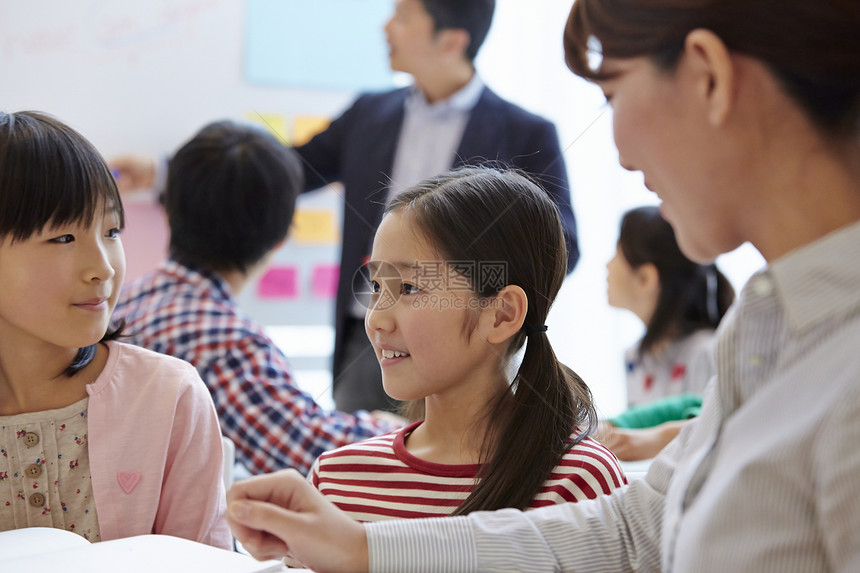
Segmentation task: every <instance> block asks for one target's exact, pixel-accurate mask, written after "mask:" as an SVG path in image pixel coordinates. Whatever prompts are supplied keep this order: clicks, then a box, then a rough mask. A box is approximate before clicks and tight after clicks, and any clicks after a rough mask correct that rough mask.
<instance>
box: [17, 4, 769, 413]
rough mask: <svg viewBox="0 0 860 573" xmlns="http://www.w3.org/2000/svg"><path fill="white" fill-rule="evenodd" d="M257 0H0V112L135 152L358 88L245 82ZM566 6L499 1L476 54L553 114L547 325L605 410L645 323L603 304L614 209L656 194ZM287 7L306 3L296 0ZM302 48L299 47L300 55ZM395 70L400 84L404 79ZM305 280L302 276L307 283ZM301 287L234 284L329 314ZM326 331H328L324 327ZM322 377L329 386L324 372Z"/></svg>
mask: <svg viewBox="0 0 860 573" xmlns="http://www.w3.org/2000/svg"><path fill="white" fill-rule="evenodd" d="M259 1H263V0H244V1H241V0H153V1H151V2H131V1H129V0H122V1H107V0H79V1H73V2H70V1H68V0H31V1H29V2H14V3H13V2H4V3H2V4H0V70H2V76H0V109H3V110H7V111H15V110H20V109H40V110H45V111H48V112H50V113H52V114H54V115H56V116H58V117H60V118H61V119H63V120H65V121H66V122H68V123H70V124H71V125H72V126H74V127H75V128H77V129H79V130H80V131H81V132H82V133H84V134H85V135H86V136H87V137H89V138H90V139H91V140H92V141H93V142H94V143H95V144H96V146H98V147H99V149H100V150H101V151H102V152H103V154H104V155H106V156H108V157H110V156H113V155H116V154H119V153H124V152H129V151H134V152H140V153H146V154H158V155H161V154H166V153H169V152H171V151H172V150H174V149H176V148H177V147H178V146H179V145H180V144H181V143H182V142H183V141H184V140H186V139H187V138H188V137H189V136H190V135H191V134H192V133H193V132H194V131H195V130H197V129H198V128H199V127H201V126H202V125H204V124H205V123H207V122H209V121H212V120H215V119H220V118H233V119H247V118H248V117H253V116H254V115H257V116H261V115H268V114H274V116H275V117H280V118H282V119H283V120H284V121H285V122H286V123H287V124H290V122H291V121H292V120H293V119H294V118H296V117H299V116H310V117H316V116H322V117H332V116H334V115H336V114H338V113H339V112H340V111H341V110H342V109H344V107H345V106H346V105H348V103H349V102H350V101H351V100H352V99H353V97H354V96H355V93H356V91H357V90H356V89H350V88H349V87H334V88H333V87H326V88H321V87H314V86H310V85H304V86H302V85H291V86H286V85H273V84H271V83H269V84H264V83H254V82H251V81H249V78H248V73H247V72H248V61H247V58H248V51H247V50H248V33H249V29H248V24H249V20H248V13H249V7H250V6H251V3H252V2H259ZM283 1H284V2H286V1H287V0H283ZM305 1H306V2H307V1H309V0H305ZM390 1H391V0H313V2H314V4H313V10H311V9H310V8H309V9H308V13H307V14H306V15H305V17H304V18H303V17H302V15H299V16H297V17H296V19H295V21H294V22H291V21H285V22H284V23H283V26H282V29H283V34H285V35H287V37H293V35H296V36H298V35H299V32H298V31H297V30H300V31H301V37H302V38H304V39H305V40H304V41H305V42H321V43H323V45H326V46H330V45H331V44H332V43H333V42H338V41H344V40H343V32H342V31H340V30H339V29H335V28H334V27H333V26H330V25H326V24H322V23H320V22H319V19H318V16H319V14H320V10H321V9H322V8H327V9H330V11H331V14H332V18H336V17H337V15H338V14H341V13H343V11H344V10H346V9H347V8H345V6H347V4H345V3H348V2H368V3H369V4H367V6H372V7H374V8H378V3H379V2H389V3H390ZM305 5H307V4H305ZM570 5H571V2H570V0H531V1H529V2H523V1H522V0H497V13H496V17H495V20H494V23H493V28H492V29H491V32H490V36H489V37H488V39H487V42H486V44H485V46H484V48H483V50H482V52H481V54H480V55H479V58H478V62H477V64H478V68H479V70H480V72H481V74H482V76H483V78H484V80H485V81H486V82H487V83H488V84H489V85H491V86H492V87H493V88H494V89H495V90H496V91H497V92H499V93H500V94H501V95H502V96H503V97H506V98H508V99H510V100H512V101H515V102H517V103H518V104H520V105H522V106H523V107H525V108H527V109H529V110H532V111H534V112H537V113H539V114H541V115H544V116H546V117H548V118H549V119H551V120H553V121H554V122H555V123H556V125H557V126H558V129H559V136H560V139H561V145H562V149H564V150H565V159H566V161H567V166H568V170H569V172H570V176H571V181H572V185H573V201H574V209H575V211H576V214H577V217H578V223H579V231H580V247H581V250H582V259H581V261H580V263H579V265H578V267H577V269H576V270H575V272H574V273H573V274H572V275H571V276H570V277H568V279H567V280H566V282H565V284H564V286H563V288H562V291H561V293H560V295H559V297H558V299H557V301H556V304H555V306H554V307H553V310H552V312H551V314H550V318H549V321H548V324H549V331H548V335H549V337H550V340H551V341H552V343H553V345H554V348H555V350H556V353H557V354H558V356H559V358H561V359H562V360H563V361H565V362H566V363H568V364H569V365H570V366H571V367H573V368H574V369H575V370H576V371H577V372H578V373H579V374H580V375H581V376H582V377H583V378H584V379H585V381H586V382H587V383H589V385H590V386H591V387H592V390H593V391H594V394H595V397H596V399H597V404H598V407H599V409H600V410H601V412H603V413H605V414H613V413H615V412H617V411H618V410H620V409H621V408H622V407H623V405H624V402H625V396H624V392H623V368H622V358H621V357H622V352H623V349H624V348H625V347H627V346H628V345H630V344H632V343H633V342H634V341H635V340H636V339H637V338H638V336H639V335H640V334H641V326H640V325H639V324H638V321H637V319H635V317H633V316H632V315H631V314H630V313H626V312H623V311H618V310H615V309H611V308H609V307H608V306H607V305H606V296H605V277H606V271H605V264H606V262H607V261H608V260H609V259H610V258H611V256H612V254H613V252H614V249H615V240H616V235H617V230H618V222H619V219H620V216H621V214H622V213H623V211H624V210H626V209H627V208H629V207H632V206H635V205H639V204H645V203H649V204H650V203H654V201H655V197H654V196H653V195H652V194H650V193H649V192H647V190H645V189H644V187H643V185H642V179H641V175H639V174H632V173H627V172H625V171H623V170H622V169H621V168H620V167H618V165H617V153H616V151H615V148H614V146H613V144H612V134H611V112H610V111H609V110H608V108H607V106H605V104H604V101H603V97H602V95H601V94H600V92H599V90H598V89H597V88H595V87H594V86H591V85H589V84H588V83H586V82H584V81H582V80H580V79H578V78H575V77H574V76H573V75H572V74H571V73H570V72H569V71H568V70H567V69H566V67H565V65H564V60H563V49H562V43H561V34H562V30H563V26H564V22H565V21H566V17H567V13H568V11H569V9H570ZM255 6H256V7H259V4H255ZM296 6H302V3H301V2H299V1H297V0H296ZM311 16H313V18H311ZM355 27H358V26H354V28H355ZM377 27H378V26H377V25H376V24H374V25H372V26H370V25H368V26H367V27H366V28H367V30H366V31H367V33H369V34H370V33H375V34H379V35H378V36H376V40H377V41H379V39H380V38H381V30H377ZM358 28H360V27H358ZM308 32H312V33H310V34H309V33H308ZM267 33H271V32H267ZM357 50H358V48H357V47H356V44H355V43H350V44H349V49H348V52H350V53H353V52H356V51H357ZM311 51H312V50H311V47H308V48H307V52H305V51H302V52H301V53H303V54H304V53H310V52H311ZM392 81H393V82H395V83H403V81H404V78H402V77H397V76H395V77H394V78H393V79H392ZM302 201H303V203H302V205H301V206H303V207H305V208H307V209H310V210H312V211H313V210H316V211H320V210H330V212H331V213H333V216H335V217H339V216H340V215H339V212H338V209H339V202H338V195H337V192H336V190H335V191H329V192H327V193H326V194H322V195H318V196H316V197H310V196H308V197H306V198H303V199H302ZM144 202H145V201H144ZM130 204H131V203H130ZM134 209H138V210H143V208H142V207H132V210H134ZM148 216H149V219H147V220H148V221H149V223H146V224H145V225H144V226H145V227H147V228H152V229H157V228H158V223H157V221H158V219H157V217H156V215H155V214H153V213H152V212H149V213H148ZM141 220H143V218H142V217H141ZM148 236H149V238H150V241H149V243H150V245H149V246H153V245H157V246H158V248H156V249H155V251H154V255H155V256H154V257H152V258H153V259H157V258H158V255H159V251H160V249H161V248H162V247H163V244H162V243H160V242H159V241H163V240H164V239H165V238H164V237H163V236H160V235H159V234H158V233H157V232H154V231H153V232H150V233H149V234H148ZM147 254H149V255H153V250H152V249H150V250H149V251H147ZM336 256H337V253H336V248H335V247H333V246H332V245H331V244H329V243H323V244H307V243H305V244H304V245H298V246H297V245H289V246H287V247H286V248H285V249H284V250H283V252H279V253H278V255H277V257H276V264H281V265H282V266H287V267H288V266H293V267H296V268H300V269H304V268H305V267H309V268H310V267H312V265H313V264H314V262H322V263H326V262H330V261H332V260H336ZM135 261H137V262H139V263H140V264H141V265H142V266H144V267H145V266H147V265H150V264H153V263H152V262H150V261H149V260H144V255H143V254H136V255H135ZM761 263H762V260H761V257H760V256H759V255H758V254H757V253H756V252H754V251H753V250H752V249H751V248H750V247H744V248H742V249H740V250H739V251H737V252H735V253H732V254H730V255H728V256H725V257H721V259H720V260H719V261H718V264H720V266H721V268H723V270H724V271H725V272H726V273H727V274H728V275H729V277H730V279H731V280H732V281H733V283H734V284H735V286H736V287H739V286H740V285H741V284H742V283H743V282H744V281H745V280H746V278H747V277H748V276H749V274H750V273H751V272H752V271H753V270H754V269H756V268H757V267H759V266H760V265H761ZM303 284H304V288H306V289H309V288H312V286H313V284H311V283H303ZM276 286H277V285H276ZM308 300H310V301H311V304H294V302H295V301H293V302H290V301H289V300H278V299H277V297H275V299H274V300H272V299H271V298H270V299H268V300H265V299H261V298H260V297H259V296H257V292H256V290H254V289H252V290H251V291H249V292H248V293H245V294H244V295H243V297H242V303H243V304H244V305H246V306H247V307H248V308H249V310H250V311H251V313H252V314H253V315H254V316H255V317H256V318H258V319H260V320H261V321H263V322H265V323H267V324H272V325H277V324H301V325H305V326H307V327H309V328H310V327H315V326H319V325H325V324H327V323H328V322H329V321H330V318H331V315H332V313H331V305H330V304H329V301H326V300H325V299H324V298H322V297H317V298H316V299H308ZM323 331H324V329H323ZM299 338H300V337H299ZM322 339H324V340H325V341H326V342H329V341H330V336H328V337H326V336H325V335H324V336H323V337H322ZM285 340H286V342H284V345H285V346H287V348H286V350H287V352H288V354H293V355H296V356H297V358H296V359H297V360H298V361H299V362H298V364H299V367H300V368H301V367H305V366H307V368H310V369H314V370H317V371H318V370H319V368H321V367H323V366H321V365H324V364H325V363H326V359H325V356H326V354H327V353H326V352H318V353H317V356H316V357H315V358H313V360H312V361H311V362H312V363H311V362H308V363H307V364H304V363H302V362H301V360H302V359H303V358H302V357H301V354H302V353H303V352H304V353H307V349H304V348H298V347H297V346H290V345H297V344H299V341H298V340H297V339H296V338H295V337H293V338H287V339H285ZM291 350H294V351H295V352H291ZM317 379H319V378H317ZM322 388H323V389H322V390H320V391H322V392H324V391H325V382H323V384H322Z"/></svg>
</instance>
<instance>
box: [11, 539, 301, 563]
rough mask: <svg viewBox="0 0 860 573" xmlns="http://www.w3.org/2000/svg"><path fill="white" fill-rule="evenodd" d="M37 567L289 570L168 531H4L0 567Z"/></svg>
mask: <svg viewBox="0 0 860 573" xmlns="http://www.w3.org/2000/svg"><path fill="white" fill-rule="evenodd" d="M73 537H77V538H78V540H79V541H77V540H74V539H72V538H73ZM33 567H37V570H39V571H63V572H64V573H67V572H70V573H73V572H78V571H79V572H81V573H84V572H86V573H116V572H117V571H122V572H123V573H153V572H154V573H188V572H196V571H206V572H207V573H272V572H278V571H287V569H286V568H285V567H284V565H283V564H282V563H281V562H280V561H257V560H255V559H254V558H253V557H249V556H247V555H243V554H240V553H235V552H232V551H227V550H224V549H219V548H217V547H212V546H209V545H205V544H202V543H196V542H194V541H189V540H187V539H181V538H178V537H171V536H169V535H140V536H137V537H127V538H124V539H114V540H111V541H103V542H101V543H89V542H87V541H86V540H85V539H84V538H82V537H80V536H79V535H76V534H74V533H70V532H68V531H64V530H61V529H48V528H27V529H18V530H15V531H7V532H3V533H0V570H2V571H10V572H11V571H31V570H33ZM290 571H301V570H295V569H293V570H290Z"/></svg>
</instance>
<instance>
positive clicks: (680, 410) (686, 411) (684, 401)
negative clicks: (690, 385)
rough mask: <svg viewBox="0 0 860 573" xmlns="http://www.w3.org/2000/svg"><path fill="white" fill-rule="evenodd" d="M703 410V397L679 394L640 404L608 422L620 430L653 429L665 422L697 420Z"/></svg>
mask: <svg viewBox="0 0 860 573" xmlns="http://www.w3.org/2000/svg"><path fill="white" fill-rule="evenodd" d="M701 409H702V395H700V394H678V395H676V396H668V397H666V398H662V399H660V400H654V401H653V402H646V403H645V404H638V405H636V406H633V407H632V408H630V409H628V410H626V411H624V412H623V413H621V414H619V415H618V416H616V417H614V418H610V419H609V420H608V421H609V423H610V424H612V425H613V426H616V427H618V428H653V427H654V426H659V425H660V424H663V423H664V422H674V421H677V420H688V419H690V418H695V417H696V416H698V415H699V412H700V411H701Z"/></svg>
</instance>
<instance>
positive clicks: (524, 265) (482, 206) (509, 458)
mask: <svg viewBox="0 0 860 573" xmlns="http://www.w3.org/2000/svg"><path fill="white" fill-rule="evenodd" d="M392 211H398V212H401V213H403V214H404V216H406V217H408V218H409V220H410V222H411V223H412V224H413V225H414V228H415V229H416V232H417V233H418V234H419V235H420V236H421V237H422V238H423V239H425V240H427V241H428V242H429V244H430V245H432V246H433V247H434V248H435V249H436V250H437V251H438V252H439V254H440V256H441V257H443V258H444V259H445V260H448V261H473V262H475V265H466V266H465V267H464V268H462V269H458V270H459V271H461V274H463V276H464V277H465V278H466V279H467V280H468V281H469V283H470V284H471V285H472V288H473V290H474V292H475V294H476V295H477V296H479V297H482V298H490V297H494V296H495V295H496V294H497V293H498V292H499V291H500V290H501V289H502V288H504V287H505V286H507V285H517V286H519V287H520V288H522V289H523V291H525V293H526V297H527V299H528V311H527V314H526V316H525V320H524V325H523V328H522V329H521V330H520V332H518V333H517V334H516V335H515V337H514V338H513V339H512V341H511V343H510V345H509V356H508V357H506V358H510V355H512V354H513V353H514V352H515V351H516V350H517V349H519V348H520V347H521V346H522V345H523V344H524V343H526V337H527V336H528V342H527V346H526V350H525V354H524V356H523V361H522V363H521V364H520V367H519V370H518V371H517V373H516V377H515V378H514V381H513V383H512V387H511V388H512V391H506V392H502V393H501V394H499V395H498V396H495V397H491V398H490V401H489V403H488V406H487V409H486V411H485V415H486V420H487V422H488V428H489V429H488V431H487V434H486V435H485V436H484V438H485V439H484V446H483V447H482V453H481V462H482V467H481V470H480V473H479V476H478V477H479V478H480V480H481V481H480V483H478V484H477V485H476V487H475V488H474V489H473V491H472V492H471V494H470V495H469V496H468V497H467V498H466V500H464V501H463V503H462V504H461V505H460V507H458V508H457V510H456V511H455V514H466V513H469V512H472V511H478V510H492V509H498V508H502V507H517V508H526V507H529V505H530V503H531V502H532V500H533V499H534V497H535V495H536V494H537V493H538V491H539V490H540V488H541V485H542V484H543V483H544V481H545V480H546V479H547V478H548V476H549V475H550V472H551V471H552V469H553V468H554V467H555V466H556V465H557V464H558V463H559V461H560V460H561V458H562V457H563V456H564V454H565V453H566V452H567V451H568V450H569V449H570V448H571V447H573V446H574V445H575V444H576V443H578V442H579V441H581V440H582V439H584V438H585V437H586V436H587V435H588V434H590V433H591V432H592V431H593V429H594V427H595V426H596V414H595V410H594V406H593V403H592V397H591V392H590V391H589V389H588V387H587V386H586V385H585V383H584V382H583V381H582V379H581V378H580V377H579V376H577V375H576V374H575V373H574V372H573V371H572V370H570V369H569V368H567V367H566V366H564V365H563V364H561V363H560V362H559V361H558V360H557V358H556V356H555V353H554V352H553V350H552V346H551V345H550V343H549V339H548V338H547V336H546V333H545V332H544V331H543V329H541V326H542V325H544V324H545V321H546V317H547V314H548V312H549V309H550V306H551V304H552V301H553V300H554V299H555V296H556V294H557V293H558V290H559V288H561V284H562V282H563V280H564V277H565V273H566V269H567V251H566V248H565V243H564V234H563V232H562V227H561V222H560V218H559V214H558V209H557V207H556V206H555V204H554V203H553V201H552V200H551V199H550V197H549V195H548V194H547V193H546V192H545V191H544V190H543V189H541V188H540V187H539V186H538V185H537V184H536V183H534V182H533V181H532V180H531V179H529V178H528V177H527V176H525V175H524V174H521V173H519V172H515V171H498V170H494V169H488V168H462V169H457V170H454V171H451V172H448V173H445V174H442V175H439V176H437V177H434V178H431V179H427V180H425V181H423V182H421V183H419V184H418V185H416V186H414V187H412V188H410V189H407V190H406V191H404V192H403V193H401V194H400V195H398V196H396V197H395V198H393V199H392V200H391V201H390V202H389V204H388V205H387V207H386V213H390V212H392ZM452 229H456V230H457V232H455V233H454V232H451V230H452ZM482 263H492V264H493V265H495V266H496V269H498V268H499V265H501V266H502V268H503V269H504V272H492V273H482V272H481V269H482ZM575 431H576V432H578V434H577V436H576V437H575V438H574V439H573V440H571V434H573V433H574V432H575Z"/></svg>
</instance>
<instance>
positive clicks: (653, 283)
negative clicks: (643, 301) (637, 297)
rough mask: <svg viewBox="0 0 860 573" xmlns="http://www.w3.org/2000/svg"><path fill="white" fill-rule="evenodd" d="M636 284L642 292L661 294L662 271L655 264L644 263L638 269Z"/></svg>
mask: <svg viewBox="0 0 860 573" xmlns="http://www.w3.org/2000/svg"><path fill="white" fill-rule="evenodd" d="M636 282H637V284H638V285H639V288H640V289H641V291H642V292H646V293H652V292H655V291H656V292H659V290H660V271H658V270H657V266H656V265H655V264H654V263H643V264H641V265H639V266H638V267H636Z"/></svg>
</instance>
